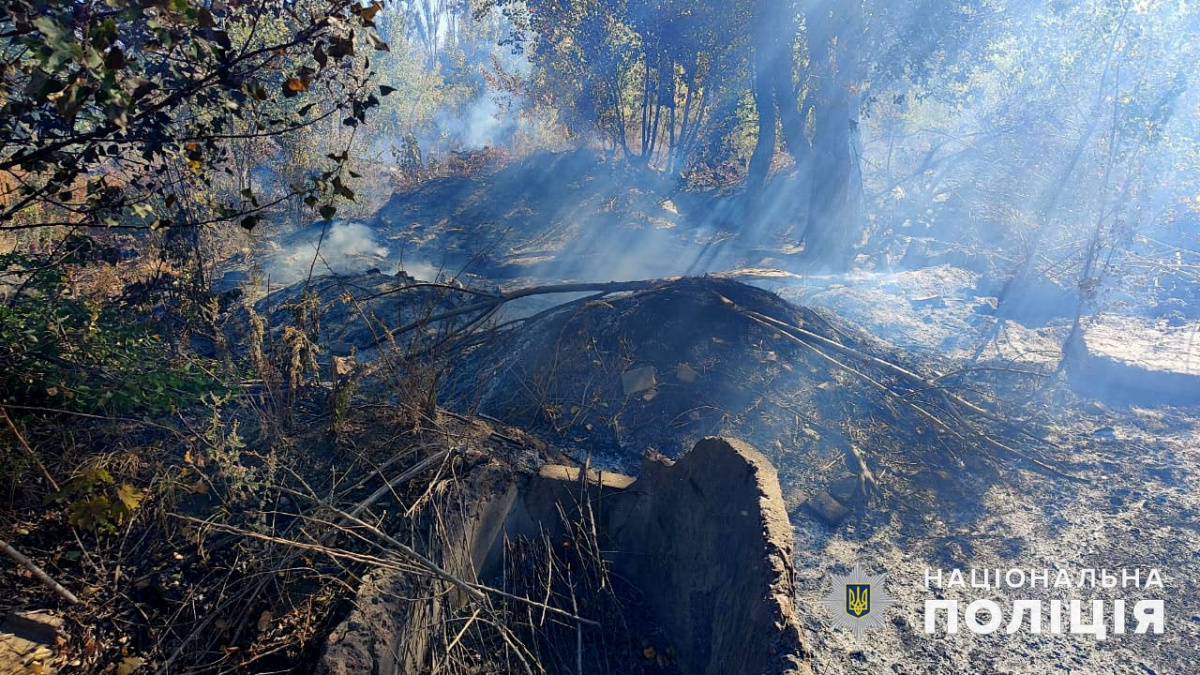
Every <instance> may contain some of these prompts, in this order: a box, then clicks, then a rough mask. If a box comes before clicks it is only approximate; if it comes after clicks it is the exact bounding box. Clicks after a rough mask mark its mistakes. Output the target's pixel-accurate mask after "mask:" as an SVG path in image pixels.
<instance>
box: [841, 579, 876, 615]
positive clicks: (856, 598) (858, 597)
mask: <svg viewBox="0 0 1200 675" xmlns="http://www.w3.org/2000/svg"><path fill="white" fill-rule="evenodd" d="M870 611H871V585H870V584H846V612H847V613H848V614H850V615H851V616H856V617H859V618H862V617H863V616H866V614H867V613H868V612H870Z"/></svg>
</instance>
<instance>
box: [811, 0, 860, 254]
mask: <svg viewBox="0 0 1200 675" xmlns="http://www.w3.org/2000/svg"><path fill="white" fill-rule="evenodd" d="M807 19H808V29H809V34H808V35H809V44H810V48H809V49H810V62H811V63H812V68H813V75H814V77H815V78H816V80H817V81H818V82H820V85H819V86H818V87H817V91H816V92H815V100H814V101H813V111H814V113H815V116H816V129H815V130H814V134H813V151H812V171H811V184H810V185H811V187H810V192H809V203H808V225H807V228H806V229H805V236H804V240H805V255H806V256H807V257H808V258H810V259H811V260H812V261H813V262H814V263H816V264H818V265H820V266H822V267H827V268H830V269H835V270H844V269H846V268H848V267H849V266H850V265H851V264H852V263H853V262H854V245H855V244H856V243H857V241H858V238H859V235H860V233H861V227H862V223H861V222H860V221H861V211H862V169H861V167H860V166H859V163H858V147H857V146H858V95H857V94H856V93H855V92H857V91H858V89H859V88H860V82H859V72H858V71H859V68H858V62H859V58H858V55H857V53H856V51H857V50H859V49H860V48H861V45H860V44H859V39H860V37H861V34H862V5H861V0H853V1H850V2H840V3H838V4H836V5H831V6H830V8H829V9H827V10H824V11H820V12H814V13H812V14H810V15H809V16H808V17H807Z"/></svg>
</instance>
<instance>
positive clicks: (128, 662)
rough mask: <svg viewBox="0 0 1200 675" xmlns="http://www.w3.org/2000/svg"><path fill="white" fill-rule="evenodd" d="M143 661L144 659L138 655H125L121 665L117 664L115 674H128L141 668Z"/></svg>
mask: <svg viewBox="0 0 1200 675" xmlns="http://www.w3.org/2000/svg"><path fill="white" fill-rule="evenodd" d="M145 662H146V659H143V658H141V657H138V656H126V657H125V660H124V661H122V662H121V665H119V666H117V675H130V674H131V673H133V671H135V670H137V669H138V668H141V667H142V664H144V663H145Z"/></svg>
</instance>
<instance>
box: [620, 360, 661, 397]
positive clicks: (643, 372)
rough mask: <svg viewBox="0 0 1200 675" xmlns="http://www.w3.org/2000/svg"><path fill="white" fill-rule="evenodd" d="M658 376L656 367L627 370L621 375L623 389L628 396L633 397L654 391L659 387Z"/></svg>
mask: <svg viewBox="0 0 1200 675" xmlns="http://www.w3.org/2000/svg"><path fill="white" fill-rule="evenodd" d="M657 374H658V373H657V371H656V370H655V368H654V366H645V367H643V368H635V369H633V370H627V371H625V372H624V373H622V374H621V388H622V389H624V390H625V395H626V396H632V395H633V394H636V393H638V392H639V391H645V390H647V389H653V388H654V387H656V386H658V380H657V379H656V375H657Z"/></svg>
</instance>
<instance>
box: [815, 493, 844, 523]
mask: <svg viewBox="0 0 1200 675" xmlns="http://www.w3.org/2000/svg"><path fill="white" fill-rule="evenodd" d="M804 508H805V510H807V511H808V512H809V513H811V514H812V515H814V516H816V518H817V519H818V520H820V521H821V522H823V523H825V524H826V525H828V526H830V527H837V526H838V525H841V524H842V521H844V520H846V517H847V516H849V515H850V509H847V508H846V507H845V506H843V505H842V503H841V502H839V501H838V500H836V499H834V498H833V496H832V495H830V494H829V493H828V492H818V493H817V494H815V495H813V496H811V497H809V498H808V501H806V502H804Z"/></svg>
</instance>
